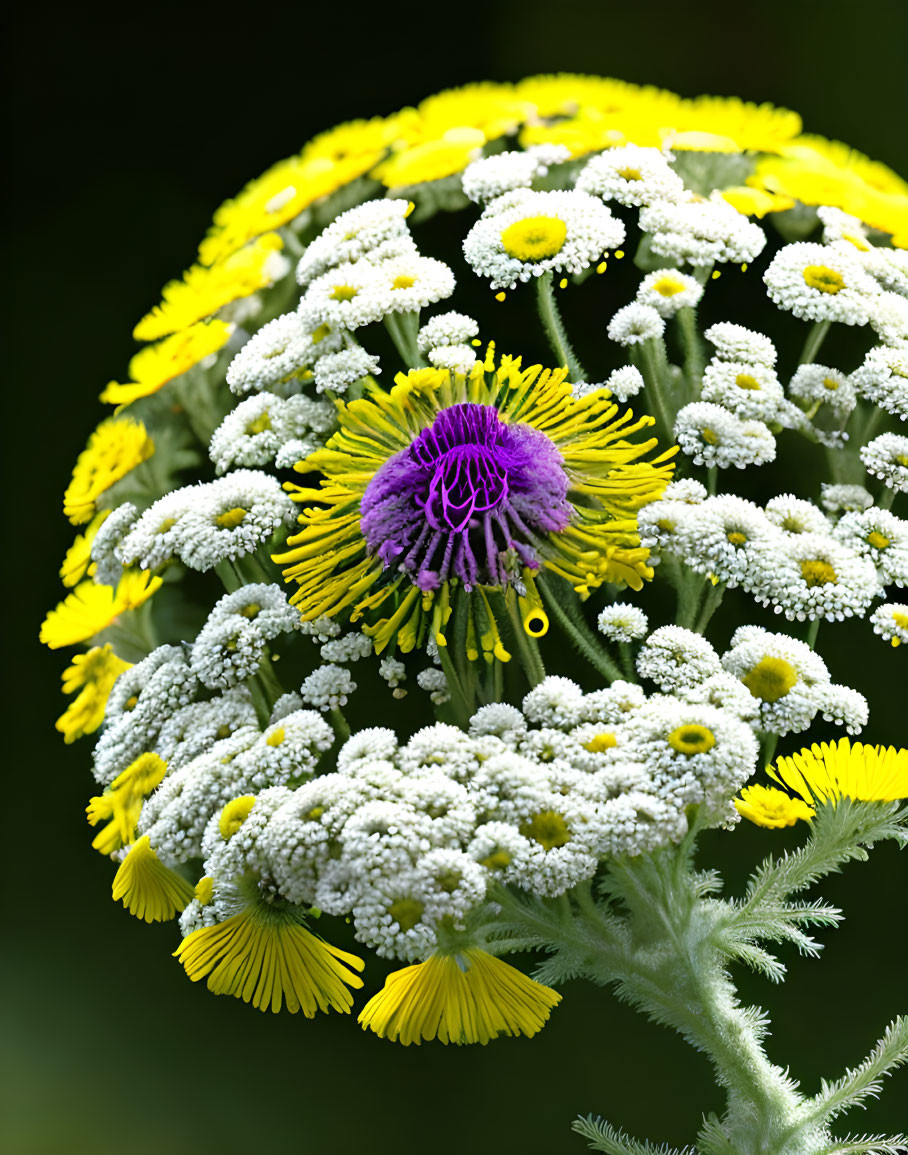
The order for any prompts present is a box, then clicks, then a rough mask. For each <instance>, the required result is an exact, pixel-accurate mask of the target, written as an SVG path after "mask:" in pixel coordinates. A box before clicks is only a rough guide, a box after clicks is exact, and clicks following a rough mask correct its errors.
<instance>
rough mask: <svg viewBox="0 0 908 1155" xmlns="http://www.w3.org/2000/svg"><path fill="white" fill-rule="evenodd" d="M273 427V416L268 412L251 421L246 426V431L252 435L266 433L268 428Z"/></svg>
mask: <svg viewBox="0 0 908 1155" xmlns="http://www.w3.org/2000/svg"><path fill="white" fill-rule="evenodd" d="M270 428H271V418H270V417H269V416H268V414H267V413H263V414H262V415H261V417H256V419H255V421H250V422H249V424H248V425H247V426H246V433H247V434H248V435H249V436H250V437H251V436H253V434H255V433H264V432H265V430H266V429H270Z"/></svg>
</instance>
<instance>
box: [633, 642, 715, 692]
mask: <svg viewBox="0 0 908 1155" xmlns="http://www.w3.org/2000/svg"><path fill="white" fill-rule="evenodd" d="M720 669H721V667H720V665H719V655H718V654H717V653H716V651H715V650H714V649H713V647H712V646H711V645H710V643H709V642H708V641H707V640H706V639H705V638H703V637H701V636H700V635H699V634H695V633H693V632H692V631H691V630H686V629H684V628H683V627H682V626H660V627H659V629H657V630H653V632H652V633H651V634H650V636H649V637H648V638H647V639H646V641H645V642H644V643H643V645H642V646H641V647H640V653H639V654H638V655H637V673H638V674H639V675H640V677H641V678H649V679H650V680H651V681H653V682H655V683H656V684H657V685H658V686H659V688H660V689H661V690H663V691H667V690H676V689H678V688H680V687H682V686H689V685H690V684H691V683H696V682H702V681H705V680H706V679H707V678H709V677H711V676H712V675H713V674H717V673H719V672H720Z"/></svg>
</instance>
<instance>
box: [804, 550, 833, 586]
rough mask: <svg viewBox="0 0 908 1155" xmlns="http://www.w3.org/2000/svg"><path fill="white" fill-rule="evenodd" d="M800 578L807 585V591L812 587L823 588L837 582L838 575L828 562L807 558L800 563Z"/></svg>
mask: <svg viewBox="0 0 908 1155" xmlns="http://www.w3.org/2000/svg"><path fill="white" fill-rule="evenodd" d="M801 577H802V578H803V579H804V581H805V582H806V583H807V587H808V589H813V587H814V586H825V585H829V584H831V583H832V582H837V581H838V580H839V576H838V574H837V573H836V572H835V570H834V569H833V568H832V566H831V565H830V564H829V562H828V561H823V559H822V558H807V559H806V560H805V561H802V562H801Z"/></svg>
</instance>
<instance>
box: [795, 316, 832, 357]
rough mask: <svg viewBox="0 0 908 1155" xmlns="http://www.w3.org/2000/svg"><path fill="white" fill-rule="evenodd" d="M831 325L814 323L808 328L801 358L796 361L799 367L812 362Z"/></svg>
mask: <svg viewBox="0 0 908 1155" xmlns="http://www.w3.org/2000/svg"><path fill="white" fill-rule="evenodd" d="M831 324H832V322H831V321H814V323H813V325H811V327H810V332H809V333H808V334H807V339H806V340H805V341H804V348H803V349H802V350H801V357H800V359H799V361H798V364H799V365H806V364H808V363H809V362H810V361H813V359H814V357H816V355H817V353H819V351H820V348H821V347H822V345H823V342H824V341H825V340H826V334H827V333H828V332H829V327H830V325H831Z"/></svg>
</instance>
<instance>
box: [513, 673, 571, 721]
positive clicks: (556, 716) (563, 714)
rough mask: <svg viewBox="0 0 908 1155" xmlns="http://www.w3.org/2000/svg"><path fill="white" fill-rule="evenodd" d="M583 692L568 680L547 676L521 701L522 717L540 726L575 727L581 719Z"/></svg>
mask: <svg viewBox="0 0 908 1155" xmlns="http://www.w3.org/2000/svg"><path fill="white" fill-rule="evenodd" d="M582 701H583V691H582V690H581V689H580V687H579V686H578V685H577V683H576V682H572V681H571V680H570V678H559V677H556V676H555V675H549V676H548V677H547V678H543V680H542V681H541V682H540V683H539V685H538V686H536V687H535V688H534V689H532V690H530V692H529V693H528V694H527V696H526V697H525V698H524V699H523V705H522V707H521V708H522V710H523V714H524V717H526V718H527V720H528V721H530V722H535V723H536V724H537V725H542V726H555V727H570V726H576V725H577V723H578V722H579V721H580V718H581V704H582Z"/></svg>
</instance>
